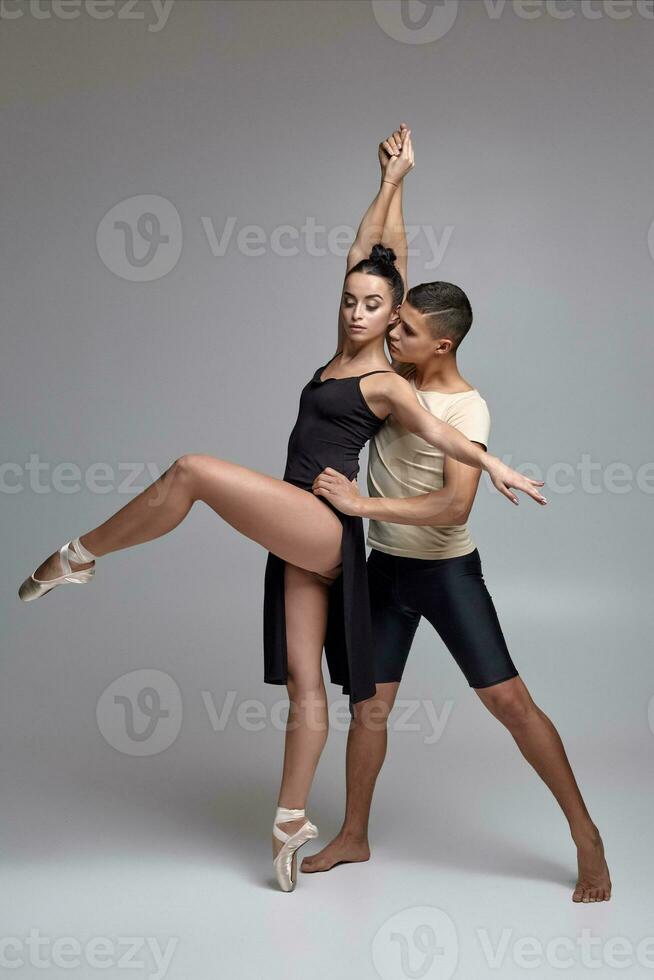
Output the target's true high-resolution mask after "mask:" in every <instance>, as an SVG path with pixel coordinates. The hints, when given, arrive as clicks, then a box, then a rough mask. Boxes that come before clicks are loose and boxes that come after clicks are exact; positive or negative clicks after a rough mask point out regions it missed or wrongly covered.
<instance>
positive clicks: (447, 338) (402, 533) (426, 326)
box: [301, 125, 611, 902]
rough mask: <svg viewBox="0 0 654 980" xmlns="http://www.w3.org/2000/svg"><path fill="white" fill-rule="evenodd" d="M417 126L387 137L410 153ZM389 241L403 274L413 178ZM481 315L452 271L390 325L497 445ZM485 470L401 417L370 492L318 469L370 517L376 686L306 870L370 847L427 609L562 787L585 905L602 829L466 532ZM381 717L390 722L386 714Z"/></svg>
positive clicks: (436, 400) (394, 205) (597, 896)
mask: <svg viewBox="0 0 654 980" xmlns="http://www.w3.org/2000/svg"><path fill="white" fill-rule="evenodd" d="M405 129H406V127H405V126H404V125H402V126H401V127H400V130H398V131H396V132H395V133H394V134H393V136H391V137H390V138H389V139H388V140H386V141H384V142H383V143H382V144H380V147H379V153H380V162H381V161H382V160H383V154H384V153H388V154H395V153H397V152H399V150H400V148H401V144H402V139H403V135H404V131H405ZM382 241H383V243H384V244H385V245H387V246H389V247H391V248H393V249H394V251H395V252H396V254H397V256H398V263H397V264H398V267H399V269H400V272H401V274H402V277H403V279H404V282H405V283H406V256H407V248H406V236H405V233H404V219H403V215H402V186H401V185H400V186H399V187H398V189H397V191H396V192H395V193H394V197H393V200H392V202H391V204H390V206H389V211H388V215H387V218H386V223H385V225H384V229H383V234H382ZM471 324H472V310H471V308H470V303H469V301H468V298H467V296H466V295H465V293H464V292H463V290H462V289H460V288H459V287H458V286H455V285H453V284H451V283H447V282H432V283H423V284H422V285H419V286H414V287H413V288H412V289H410V290H409V291H408V293H407V295H406V298H405V300H404V302H403V304H402V306H401V307H400V310H399V319H398V322H397V323H396V324H395V325H394V326H393V327H392V329H391V330H390V333H389V335H388V339H389V346H390V351H391V357H392V358H393V361H394V363H395V365H396V366H397V367H398V369H399V370H400V371H401V372H402V373H403V374H404V375H405V376H406V377H408V378H409V380H410V383H411V384H412V385H413V386H414V387H415V388H416V391H417V394H418V398H419V400H420V402H421V403H422V404H423V406H424V407H425V408H426V409H428V410H429V411H431V412H432V413H433V414H434V415H436V416H437V417H438V418H441V419H443V420H444V421H446V422H449V423H450V424H451V425H455V426H456V427H457V428H459V429H461V431H462V432H463V433H464V434H465V435H466V436H467V437H468V438H469V439H471V440H474V441H476V442H478V443H480V445H482V446H483V447H484V448H487V442H488V434H489V430H490V416H489V413H488V408H487V405H486V402H485V401H484V399H483V398H482V397H481V395H480V394H479V392H478V391H477V389H475V388H473V386H472V385H470V384H469V383H468V382H467V381H466V379H465V378H464V377H463V376H462V375H461V373H460V371H459V368H458V365H457V351H458V348H459V345H460V344H461V342H462V340H463V338H464V337H465V336H466V334H467V332H468V330H469V328H470V326H471ZM480 475H481V472H480V471H479V470H476V469H473V468H472V467H469V466H466V465H464V464H462V463H457V462H456V461H454V460H451V459H450V458H449V457H446V458H444V457H443V454H442V453H440V452H439V451H438V450H436V449H434V448H432V447H431V446H429V445H428V444H427V443H425V442H424V441H423V440H422V439H420V438H419V437H418V436H416V435H413V434H412V433H410V432H408V431H407V430H405V429H402V428H401V426H399V425H398V424H397V423H396V422H394V421H393V420H392V419H391V420H389V422H387V423H386V424H385V425H384V426H383V427H382V428H381V429H380V431H379V432H378V434H377V435H376V436H375V437H374V441H373V442H372V443H371V446H370V453H369V462H368V491H369V493H370V496H369V497H361V496H360V495H359V491H358V488H357V487H356V483H351V482H350V481H349V480H347V478H346V477H344V476H343V475H342V474H340V473H338V472H337V471H336V470H333V469H327V470H325V471H323V473H321V474H320V476H319V477H317V478H316V481H315V483H314V491H316V490H319V491H320V493H321V494H322V495H324V496H325V497H326V499H328V500H329V501H330V502H331V503H333V504H334V506H335V507H337V508H338V509H339V510H341V511H343V512H344V513H347V514H358V515H360V516H362V517H367V518H369V520H370V524H369V529H368V544H369V545H370V546H371V547H372V551H371V553H370V557H369V559H368V577H369V588H370V600H371V610H372V617H373V629H374V651H375V658H376V680H377V694H376V696H375V697H374V698H370V699H369V700H367V701H362V702H359V703H357V704H356V705H351V706H350V710H351V714H352V721H351V723H350V730H349V734H348V742H347V762H346V769H347V776H346V778H347V800H346V811H345V817H344V821H343V825H342V827H341V830H340V831H339V833H338V834H337V836H336V837H335V838H334V839H333V840H332V841H331V842H330V843H329V844H328V845H327V846H326V847H324V848H323V849H322V850H321V851H319V852H318V853H317V854H314V855H312V856H311V857H306V858H304V860H303V862H302V865H301V870H302V871H305V872H307V871H308V872H314V871H328V870H329V869H330V868H332V867H334V866H335V865H336V864H341V863H343V862H351V861H367V860H368V859H369V857H370V848H369V843H368V820H369V815H370V806H371V802H372V795H373V791H374V787H375V782H376V779H377V776H378V774H379V771H380V769H381V767H382V764H383V761H384V757H385V755H386V745H387V724H386V722H387V719H388V715H389V714H390V711H391V709H392V707H393V704H394V701H395V697H396V695H397V691H398V688H399V685H400V680H401V677H402V672H403V670H404V665H405V663H406V659H407V656H408V653H409V650H410V647H411V643H412V640H413V636H414V634H415V631H416V629H417V626H418V623H419V621H420V618H421V616H425V617H426V618H427V619H428V620H429V621H430V623H431V624H432V625H433V626H434V628H435V629H436V630H437V631H438V633H439V634H440V636H441V639H442V640H443V641H444V643H445V644H446V646H447V647H448V649H449V650H450V652H451V654H452V655H453V656H454V658H455V659H456V661H457V663H458V664H459V666H460V667H461V670H462V671H463V673H464V675H465V677H466V679H467V681H468V684H469V685H470V687H472V688H473V689H474V690H475V692H476V694H477V695H478V697H479V698H480V700H481V701H482V703H483V704H484V705H485V706H486V707H487V708H488V710H489V711H490V712H491V713H492V714H493V715H494V716H495V717H496V718H497V719H498V720H499V721H500V722H501V723H502V724H503V725H505V726H506V728H507V729H508V730H509V732H510V733H511V735H512V736H513V738H514V739H515V741H516V743H517V745H518V748H519V749H520V751H521V752H522V754H523V756H524V757H525V759H527V761H528V762H529V763H531V765H532V766H533V767H534V769H535V770H536V772H537V773H538V775H539V776H540V777H541V779H543V780H544V782H545V783H546V785H547V786H548V787H549V789H550V790H551V791H552V793H553V794H554V796H555V798H556V800H557V801H558V803H559V805H560V806H561V809H562V810H563V813H564V814H565V817H566V819H567V820H568V824H569V827H570V833H571V835H572V839H573V841H574V843H575V845H576V848H577V862H578V880H577V885H576V888H575V890H574V893H573V895H572V900H573V901H574V902H595V901H606V900H608V899H609V898H610V896H611V880H610V877H609V870H608V867H607V864H606V861H605V858H604V848H603V844H602V839H601V837H600V834H599V831H598V829H597V827H596V826H595V824H594V822H593V821H592V820H591V817H590V815H589V813H588V810H587V809H586V806H585V804H584V801H583V798H582V796H581V793H580V791H579V787H578V786H577V783H576V780H575V777H574V775H573V772H572V769H571V767H570V763H569V762H568V759H567V756H566V753H565V750H564V747H563V744H562V742H561V739H560V737H559V735H558V733H557V731H556V728H555V727H554V725H553V724H552V722H551V720H550V719H549V718H548V717H547V715H546V714H545V713H544V712H543V711H541V709H540V708H539V707H538V706H537V705H536V704H535V703H534V701H533V700H532V698H531V696H530V694H529V691H528V690H527V687H526V685H525V684H524V682H523V680H522V678H521V677H520V676H519V675H518V671H517V669H516V667H515V665H514V663H513V661H512V659H511V656H510V654H509V651H508V649H507V646H506V642H505V640H504V636H503V634H502V630H501V627H500V624H499V621H498V618H497V614H496V612H495V608H494V606H493V601H492V599H491V597H490V595H489V594H488V591H487V589H486V586H485V584H484V579H483V576H482V572H481V563H480V558H479V553H478V551H477V549H476V548H475V545H474V543H473V541H472V539H471V537H470V535H469V533H468V530H467V527H466V520H467V518H468V514H469V513H470V510H471V508H472V504H473V501H474V499H475V494H476V491H477V486H478V483H479V477H480ZM380 722H381V723H380Z"/></svg>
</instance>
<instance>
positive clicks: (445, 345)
mask: <svg viewBox="0 0 654 980" xmlns="http://www.w3.org/2000/svg"><path fill="white" fill-rule="evenodd" d="M453 346H454V344H453V343H452V341H451V340H450V338H449V337H441V338H440V339H439V341H438V346H437V347H435V348H434V354H440V355H443V354H449V353H450V351H451V350H452V347H453Z"/></svg>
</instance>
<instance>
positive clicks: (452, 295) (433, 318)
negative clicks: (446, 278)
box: [406, 282, 472, 350]
mask: <svg viewBox="0 0 654 980" xmlns="http://www.w3.org/2000/svg"><path fill="white" fill-rule="evenodd" d="M406 302H407V303H409V304H410V305H411V306H413V307H414V308H415V309H416V310H418V312H419V313H422V314H424V316H426V317H427V322H428V324H429V328H430V330H431V332H432V334H433V336H434V338H435V339H436V338H437V337H448V338H449V339H450V340H451V341H452V343H453V348H454V350H456V349H457V347H458V346H459V344H460V343H461V341H462V340H463V338H464V337H465V335H466V334H467V332H468V330H469V329H470V327H471V326H472V307H471V306H470V300H469V299H468V297H467V296H466V294H465V293H464V292H463V290H462V289H460V288H459V287H458V286H455V285H454V283H451V282H423V283H421V284H420V285H419V286H412V287H411V289H410V290H409V291H408V293H407V294H406Z"/></svg>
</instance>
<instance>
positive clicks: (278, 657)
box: [263, 480, 376, 702]
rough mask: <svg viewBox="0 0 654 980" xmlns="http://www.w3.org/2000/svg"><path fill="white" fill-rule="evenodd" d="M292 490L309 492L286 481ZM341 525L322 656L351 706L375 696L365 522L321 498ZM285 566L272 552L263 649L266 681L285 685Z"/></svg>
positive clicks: (265, 598) (265, 586) (268, 567)
mask: <svg viewBox="0 0 654 980" xmlns="http://www.w3.org/2000/svg"><path fill="white" fill-rule="evenodd" d="M286 482H288V483H293V485H294V486H300V488H301V489H303V490H305V491H306V492H307V493H310V492H311V491H310V490H306V487H305V486H302V485H301V484H299V483H296V482H295V481H293V480H287V481H286ZM318 499H319V500H322V502H323V503H325V504H327V506H328V507H330V508H331V509H332V510H333V512H334V513H335V514H336V515H337V517H338V518H339V520H340V522H341V524H342V525H343V538H342V559H341V560H342V565H343V567H342V571H341V574H340V575H339V576H338V578H337V579H335V580H334V582H333V583H332V585H330V586H329V606H328V615H327V630H326V634H325V643H324V650H325V654H326V657H327V668H328V670H329V678H330V681H331V682H332V683H333V684H339V685H340V686H341V687H342V689H343V694H349V696H350V699H351V701H352V702H357V701H365V700H366V699H367V698H370V697H372V696H373V695H374V694H375V692H376V685H375V671H374V661H373V650H372V625H371V617H370V597H369V594H368V569H367V564H366V544H365V535H364V530H363V520H362V519H361V518H360V517H352V516H350V515H349V514H342V513H341V512H340V511H339V510H337V509H336V508H335V507H333V506H332V504H331V503H330V502H329V501H328V500H325V498H323V497H319V498H318ZM285 565H286V562H285V561H284V560H283V559H282V558H279V557H278V556H277V555H274V554H273V553H272V552H270V551H269V552H268V560H267V562H266V572H265V579H264V602H263V649H264V681H265V683H266V684H286V682H287V679H288V659H287V648H286V607H285V604H284V567H285Z"/></svg>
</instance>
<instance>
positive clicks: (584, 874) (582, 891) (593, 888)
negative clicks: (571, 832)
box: [572, 831, 611, 902]
mask: <svg viewBox="0 0 654 980" xmlns="http://www.w3.org/2000/svg"><path fill="white" fill-rule="evenodd" d="M575 843H576V845H577V867H578V869H579V873H578V877H577V887H576V888H575V890H574V892H573V894H572V901H573V902H607V901H608V900H609V899H610V897H611V879H610V877H609V869H608V865H607V863H606V860H605V858H604V845H603V843H602V838H601V837H600V835H599V831H597V832H596V833H593V834H591V835H590V836H588V837H583V838H581V837H580V838H578V839H577V840H576V841H575Z"/></svg>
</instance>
